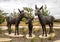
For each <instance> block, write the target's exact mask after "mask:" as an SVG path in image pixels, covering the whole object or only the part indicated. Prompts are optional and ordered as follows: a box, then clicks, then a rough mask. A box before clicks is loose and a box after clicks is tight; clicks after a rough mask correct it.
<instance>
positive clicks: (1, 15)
mask: <svg viewBox="0 0 60 42" xmlns="http://www.w3.org/2000/svg"><path fill="white" fill-rule="evenodd" d="M7 14H8V13H4V11H3V10H0V24H1V23H3V22H4V21H5V16H6V15H7Z"/></svg>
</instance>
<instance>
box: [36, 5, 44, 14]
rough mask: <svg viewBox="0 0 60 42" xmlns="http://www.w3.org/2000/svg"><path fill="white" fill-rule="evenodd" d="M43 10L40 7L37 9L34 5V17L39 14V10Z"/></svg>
mask: <svg viewBox="0 0 60 42" xmlns="http://www.w3.org/2000/svg"><path fill="white" fill-rule="evenodd" d="M42 8H43V6H41V7H40V8H37V5H35V15H38V14H40V10H41V9H42Z"/></svg>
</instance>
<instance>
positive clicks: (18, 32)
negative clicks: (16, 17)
mask: <svg viewBox="0 0 60 42" xmlns="http://www.w3.org/2000/svg"><path fill="white" fill-rule="evenodd" d="M17 35H19V28H18V26H17Z"/></svg>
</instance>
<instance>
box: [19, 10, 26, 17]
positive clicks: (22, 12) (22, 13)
mask: <svg viewBox="0 0 60 42" xmlns="http://www.w3.org/2000/svg"><path fill="white" fill-rule="evenodd" d="M18 11H19V12H20V14H19V16H22V17H24V16H25V14H26V13H25V12H24V10H20V9H18Z"/></svg>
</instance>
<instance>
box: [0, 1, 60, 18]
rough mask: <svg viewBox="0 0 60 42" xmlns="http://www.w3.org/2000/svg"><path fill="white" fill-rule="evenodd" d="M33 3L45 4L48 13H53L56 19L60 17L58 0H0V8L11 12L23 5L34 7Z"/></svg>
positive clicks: (59, 2) (39, 5)
mask: <svg viewBox="0 0 60 42" xmlns="http://www.w3.org/2000/svg"><path fill="white" fill-rule="evenodd" d="M35 4H37V6H38V7H41V6H42V5H43V6H44V5H45V4H46V5H47V8H48V10H49V11H50V15H53V16H54V17H55V18H56V19H60V0H0V9H1V10H4V11H5V12H7V13H11V12H13V11H14V10H15V11H16V12H18V8H19V9H21V10H22V9H23V7H31V8H33V9H35V8H34V7H35Z"/></svg>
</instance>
